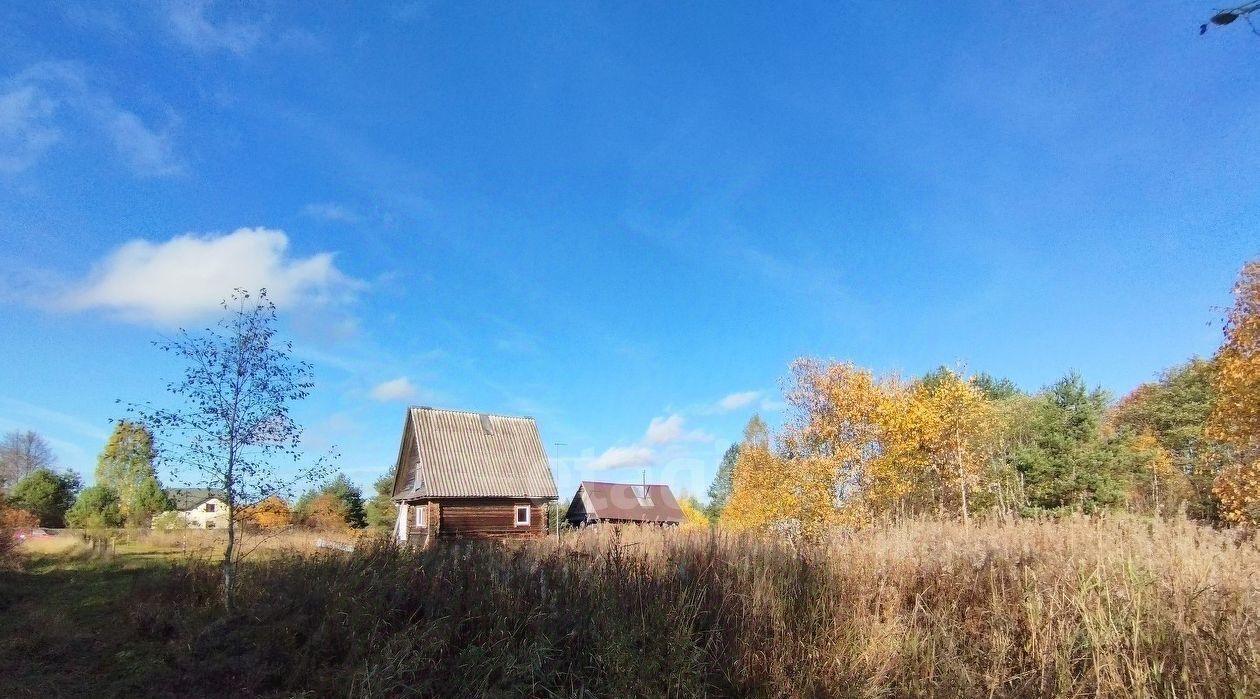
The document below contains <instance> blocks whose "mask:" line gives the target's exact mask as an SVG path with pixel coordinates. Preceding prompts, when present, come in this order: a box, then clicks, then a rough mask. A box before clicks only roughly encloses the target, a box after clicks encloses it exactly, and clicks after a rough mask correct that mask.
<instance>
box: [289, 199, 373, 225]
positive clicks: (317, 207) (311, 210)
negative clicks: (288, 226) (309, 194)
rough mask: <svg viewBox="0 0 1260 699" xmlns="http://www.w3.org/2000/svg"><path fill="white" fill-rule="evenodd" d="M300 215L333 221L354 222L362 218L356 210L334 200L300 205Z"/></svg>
mask: <svg viewBox="0 0 1260 699" xmlns="http://www.w3.org/2000/svg"><path fill="white" fill-rule="evenodd" d="M302 215H303V216H309V217H311V218H318V219H322V220H324V221H332V222H334V223H348V224H354V223H358V222H359V221H360V220H362V217H361V216H359V214H358V212H357V211H355V210H353V209H351V208H350V207H348V206H344V205H342V204H337V203H335V202H319V203H312V204H307V205H306V206H304V207H302Z"/></svg>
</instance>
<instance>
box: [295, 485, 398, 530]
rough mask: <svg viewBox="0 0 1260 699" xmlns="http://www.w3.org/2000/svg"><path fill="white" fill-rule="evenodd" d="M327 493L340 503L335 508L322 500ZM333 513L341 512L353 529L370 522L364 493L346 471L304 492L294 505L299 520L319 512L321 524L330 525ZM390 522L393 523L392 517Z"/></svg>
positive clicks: (308, 518)
mask: <svg viewBox="0 0 1260 699" xmlns="http://www.w3.org/2000/svg"><path fill="white" fill-rule="evenodd" d="M391 486H392V482H391ZM325 495H327V496H330V497H332V498H334V499H335V500H337V502H339V503H340V505H339V506H337V507H335V508H334V507H330V506H329V505H328V504H327V502H326V501H321V498H323V496H325ZM321 503H323V504H321ZM333 513H340V515H339V516H342V517H344V519H345V525H346V526H349V527H351V528H353V529H362V528H364V527H366V526H367V524H368V521H367V513H366V511H365V510H364V507H363V493H362V491H361V490H359V486H357V485H355V484H354V483H352V482H351V481H350V479H349V478H347V477H346V475H345V474H344V473H338V474H337V475H336V476H334V477H333V479H332V480H330V481H328V482H326V483H324V484H323V485H321V486H319V487H318V488H316V489H315V490H308V491H307V492H305V493H302V496H301V497H299V498H298V501H297V504H296V505H294V506H293V514H294V518H295V519H297V521H299V522H303V523H308V520H310V519H311V518H312V517H314V516H315V515H316V514H318V515H319V517H320V521H321V526H325V527H326V526H329V523H328V520H329V518H330V517H331V516H332V514H333ZM390 524H391V525H392V524H393V520H392V519H391V520H390Z"/></svg>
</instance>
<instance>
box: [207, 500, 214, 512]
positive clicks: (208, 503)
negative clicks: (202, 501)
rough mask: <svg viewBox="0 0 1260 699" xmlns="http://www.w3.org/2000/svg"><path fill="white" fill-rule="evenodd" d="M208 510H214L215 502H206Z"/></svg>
mask: <svg viewBox="0 0 1260 699" xmlns="http://www.w3.org/2000/svg"><path fill="white" fill-rule="evenodd" d="M206 512H214V503H213V502H207V503H206Z"/></svg>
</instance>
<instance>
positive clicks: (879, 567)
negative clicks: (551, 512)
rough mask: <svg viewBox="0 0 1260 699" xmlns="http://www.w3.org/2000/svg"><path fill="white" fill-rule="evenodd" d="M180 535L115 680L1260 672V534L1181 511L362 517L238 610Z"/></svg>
mask: <svg viewBox="0 0 1260 699" xmlns="http://www.w3.org/2000/svg"><path fill="white" fill-rule="evenodd" d="M173 560H174V562H172V563H168V564H165V565H164V566H162V567H159V568H150V570H156V571H159V574H154V575H143V576H138V577H135V578H134V579H132V580H131V581H130V583H129V586H128V587H127V588H126V589H125V591H122V592H121V593H120V595H119V598H120V600H121V601H120V605H121V608H122V609H125V612H123V614H122V615H121V618H119V619H117V620H116V623H115V629H114V631H113V633H114V635H115V636H116V637H117V639H118V640H117V645H118V647H119V649H125V648H127V647H132V648H146V649H149V655H148V656H147V657H146V658H145V661H144V663H143V664H141V665H139V666H136V665H131V666H128V665H126V664H125V663H124V664H108V663H106V664H102V665H101V666H100V667H101V669H100V670H99V671H100V672H102V673H104V675H103V676H101V677H99V678H97V684H96V685H94V686H98V687H100V688H102V693H109V692H108V691H106V690H107V689H108V688H110V687H115V688H118V687H125V688H129V689H130V690H131V691H134V690H135V689H137V688H143V689H142V691H143V693H145V694H155V695H169V696H191V695H223V694H226V695H238V696H243V695H263V696H294V695H299V696H471V695H478V696H527V695H528V696H566V697H567V696H610V697H611V696H826V697H900V696H947V697H975V696H1061V697H1069V696H1113V697H1131V696H1168V697H1173V696H1176V697H1244V696H1255V695H1257V693H1260V648H1258V647H1257V641H1260V615H1258V612H1257V610H1258V609H1260V577H1258V576H1257V573H1258V572H1260V547H1258V546H1257V543H1256V542H1255V540H1254V539H1253V538H1251V536H1250V535H1249V534H1247V533H1245V532H1243V531H1238V530H1235V531H1216V530H1212V529H1208V528H1204V527H1202V526H1199V525H1195V524H1192V523H1188V522H1184V521H1160V520H1143V519H1138V518H1130V517H1126V516H1119V517H1116V518H1104V519H1089V518H1073V519H1065V520H1058V521H1050V520H1047V521H1016V522H1013V523H1003V522H999V521H993V522H987V523H980V524H975V525H972V526H970V527H968V526H963V525H962V524H958V523H949V522H934V521H922V522H910V523H905V524H902V525H898V526H887V527H878V528H871V529H868V530H863V531H857V532H853V533H849V534H844V535H837V536H835V537H832V538H830V539H828V540H827V541H826V542H824V543H823V544H821V545H819V546H817V547H809V548H804V549H797V548H793V547H791V546H789V545H788V544H785V543H783V542H782V541H779V540H777V539H772V538H769V537H762V536H757V535H733V534H727V533H722V532H720V531H717V530H707V531H706V530H700V531H678V530H658V529H642V530H641V529H637V528H627V529H620V530H612V529H606V530H603V531H589V530H588V531H582V532H577V533H567V534H566V536H565V537H564V538H563V540H562V541H559V542H557V540H556V539H555V538H554V537H552V538H550V539H547V540H540V541H532V542H528V543H523V544H513V545H506V546H504V545H495V544H482V543H467V544H450V545H442V546H437V547H434V548H431V549H429V550H426V551H413V550H408V549H400V548H397V547H395V546H394V545H392V544H390V543H388V542H386V541H383V540H372V539H364V540H363V541H361V542H360V544H359V546H358V547H357V549H356V550H355V551H354V552H353V553H350V554H346V553H338V552H330V553H311V552H309V551H298V550H293V549H290V550H288V551H284V550H280V549H277V550H274V551H272V552H271V553H270V554H269V555H266V556H260V557H257V558H256V559H254V561H253V562H252V563H247V564H246V565H244V566H243V568H242V573H241V578H240V593H239V607H238V609H237V610H236V612H234V613H233V614H232V615H231V616H228V617H224V616H223V612H222V607H221V604H220V588H219V585H220V584H221V579H220V578H219V576H218V571H217V569H216V568H215V567H214V566H213V564H212V563H211V562H209V561H207V560H205V559H202V558H198V557H191V556H185V557H178V558H176V559H173ZM8 623H10V624H12V623H14V619H13V618H10V619H9V621H8ZM6 631H8V632H13V631H18V632H19V633H20V632H21V631H22V629H12V628H10V629H6ZM31 642H32V643H33V642H34V641H31ZM5 643H6V646H7V647H6V648H5V651H6V652H5V655H9V654H10V653H15V652H20V651H21V644H22V641H20V640H16V641H15V640H14V639H13V638H10V640H8V641H6V642H5ZM15 644H16V647H15ZM7 662H10V663H11V662H14V660H13V659H12V657H11V658H10V660H8V661H7ZM3 669H6V666H0V670H3ZM110 672H118V673H130V674H126V675H125V676H116V677H111V676H109V673H110ZM3 674H5V673H0V675H3ZM0 684H3V681H0ZM24 686H28V687H30V686H35V687H38V683H36V684H31V683H30V682H28V683H27V684H26V685H24Z"/></svg>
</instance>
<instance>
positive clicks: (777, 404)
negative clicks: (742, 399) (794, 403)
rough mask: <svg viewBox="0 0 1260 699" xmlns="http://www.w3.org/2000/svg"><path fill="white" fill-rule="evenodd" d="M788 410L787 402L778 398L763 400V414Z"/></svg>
mask: <svg viewBox="0 0 1260 699" xmlns="http://www.w3.org/2000/svg"><path fill="white" fill-rule="evenodd" d="M787 408H788V404H787V401H783V400H779V399H777V398H762V399H761V410H762V412H766V413H781V412H783V411H784V410H787Z"/></svg>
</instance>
